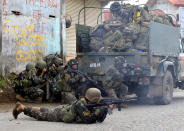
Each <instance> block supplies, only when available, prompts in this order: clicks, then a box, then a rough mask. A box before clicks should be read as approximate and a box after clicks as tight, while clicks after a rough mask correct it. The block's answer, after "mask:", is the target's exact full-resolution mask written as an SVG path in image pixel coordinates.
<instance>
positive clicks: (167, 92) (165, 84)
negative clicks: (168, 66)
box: [154, 70, 174, 105]
mask: <svg viewBox="0 0 184 131" xmlns="http://www.w3.org/2000/svg"><path fill="white" fill-rule="evenodd" d="M173 87H174V81H173V76H172V74H171V72H170V71H169V70H167V71H166V73H165V75H164V77H163V79H162V90H163V92H162V96H161V97H155V98H154V99H155V103H156V104H161V105H168V104H170V103H171V101H172V97H173Z"/></svg>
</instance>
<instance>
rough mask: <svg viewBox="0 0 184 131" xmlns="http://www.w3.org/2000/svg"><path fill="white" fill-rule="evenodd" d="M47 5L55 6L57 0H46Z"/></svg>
mask: <svg viewBox="0 0 184 131" xmlns="http://www.w3.org/2000/svg"><path fill="white" fill-rule="evenodd" d="M48 5H49V7H50V8H57V7H58V5H57V1H56V0H48Z"/></svg>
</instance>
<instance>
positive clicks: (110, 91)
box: [105, 88, 118, 99]
mask: <svg viewBox="0 0 184 131" xmlns="http://www.w3.org/2000/svg"><path fill="white" fill-rule="evenodd" d="M105 91H106V93H107V95H108V96H109V97H111V98H114V99H117V98H118V97H117V95H116V92H115V90H114V89H112V88H106V89H105Z"/></svg>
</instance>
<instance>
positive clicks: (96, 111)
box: [12, 88, 113, 123]
mask: <svg viewBox="0 0 184 131" xmlns="http://www.w3.org/2000/svg"><path fill="white" fill-rule="evenodd" d="M101 98H102V97H101V92H100V90H98V89H96V88H89V89H88V90H87V92H86V94H85V98H81V99H80V100H76V101H74V102H73V103H72V104H70V105H66V106H64V107H58V108H55V109H54V110H51V109H47V108H43V107H28V106H24V105H23V104H21V103H19V102H18V103H16V106H15V108H14V109H13V112H12V113H13V116H14V118H15V119H17V117H18V115H19V114H20V113H21V112H24V114H25V115H27V116H30V117H33V118H35V119H37V120H41V121H53V122H54V121H57V122H66V123H72V122H77V123H95V122H103V121H104V119H105V118H106V115H107V107H103V106H101V107H92V108H90V109H89V108H88V107H86V104H95V103H98V102H99V101H100V100H101ZM111 107H113V105H111Z"/></svg>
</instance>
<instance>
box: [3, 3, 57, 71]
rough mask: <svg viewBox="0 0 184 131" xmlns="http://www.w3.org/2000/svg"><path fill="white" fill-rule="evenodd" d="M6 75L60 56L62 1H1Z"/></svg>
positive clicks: (4, 69)
mask: <svg viewBox="0 0 184 131" xmlns="http://www.w3.org/2000/svg"><path fill="white" fill-rule="evenodd" d="M1 6H2V8H1V10H2V11H1V12H2V15H1V17H2V24H1V25H2V50H1V44H0V53H1V54H0V70H3V74H5V73H6V72H11V71H20V70H23V69H24V68H25V64H27V63H28V62H36V61H37V60H38V59H40V58H41V57H42V56H44V55H47V54H50V53H56V52H58V53H60V0H1Z"/></svg>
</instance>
